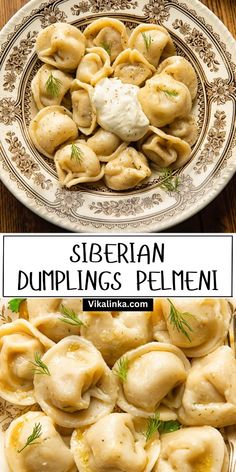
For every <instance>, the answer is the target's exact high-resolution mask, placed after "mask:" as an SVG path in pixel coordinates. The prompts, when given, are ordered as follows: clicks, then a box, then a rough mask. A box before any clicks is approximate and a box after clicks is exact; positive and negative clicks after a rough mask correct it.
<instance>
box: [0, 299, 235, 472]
mask: <svg viewBox="0 0 236 472" xmlns="http://www.w3.org/2000/svg"><path fill="white" fill-rule="evenodd" d="M173 309H174V310H175V311H176V312H178V313H179V316H181V317H182V318H181V319H182V320H183V319H185V321H186V323H187V324H185V325H184V326H185V327H186V329H188V332H187V336H186V331H185V332H184V331H181V330H178V329H177V327H176V325H175V324H173ZM232 311H233V309H232V306H231V304H230V303H229V302H228V301H227V300H225V299H216V298H215V299H204V298H202V299H181V298H178V299H156V300H155V304H154V311H153V312H99V313H98V312H84V311H83V310H82V301H81V299H26V300H24V301H23V302H22V303H21V305H20V308H19V313H18V315H17V317H16V319H15V320H14V321H13V322H11V323H8V324H4V325H2V326H1V327H0V396H1V397H2V398H3V399H5V400H7V401H8V402H11V403H12V404H14V405H20V406H22V407H26V406H27V407H29V409H30V408H31V405H34V404H35V403H36V404H38V405H39V411H28V412H27V413H24V414H23V415H22V416H19V417H17V418H15V419H14V420H13V421H12V423H11V425H10V427H9V428H8V430H7V431H6V437H5V454H6V458H7V461H8V464H9V468H10V470H11V472H16V471H17V472H43V471H44V472H55V471H57V472H76V471H79V472H104V471H107V472H184V471H186V472H228V454H227V449H226V445H225V442H224V439H223V436H222V434H221V433H220V431H219V430H218V429H217V428H222V427H224V426H228V425H234V424H235V423H236V360H235V356H234V353H233V351H232V350H231V348H230V347H229V346H228V345H226V337H227V335H228V333H229V328H230V323H231V319H232ZM187 327H188V328H187ZM37 359H38V362H37V363H36V362H35V360H37ZM34 365H36V368H35V369H32V367H33V366H34ZM34 410H35V409H34ZM156 421H161V422H162V425H167V424H168V425H169V424H170V423H171V424H172V422H173V423H174V424H176V423H177V424H178V425H179V426H178V428H179V429H178V428H177V429H175V430H174V431H173V430H172V431H165V428H164V429H163V430H162V431H159V430H158V428H155V427H154V430H152V428H151V429H150V424H152V426H153V425H154V426H155V422H156ZM152 422H153V423H152ZM148 428H149V432H148V434H147V430H148Z"/></svg>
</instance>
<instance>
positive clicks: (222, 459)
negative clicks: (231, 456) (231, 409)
mask: <svg viewBox="0 0 236 472" xmlns="http://www.w3.org/2000/svg"><path fill="white" fill-rule="evenodd" d="M153 472H228V453H227V449H226V446H225V443H224V439H223V437H222V436H221V434H220V432H219V431H217V429H215V428H212V427H211V426H202V427H196V428H184V429H180V430H179V431H175V432H173V433H171V434H164V435H163V436H162V437H161V453H160V457H159V459H158V462H157V465H156V467H155V468H154V471H153Z"/></svg>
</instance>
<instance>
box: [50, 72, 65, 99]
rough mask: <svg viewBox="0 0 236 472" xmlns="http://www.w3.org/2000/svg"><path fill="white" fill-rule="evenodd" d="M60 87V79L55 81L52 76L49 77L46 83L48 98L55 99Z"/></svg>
mask: <svg viewBox="0 0 236 472" xmlns="http://www.w3.org/2000/svg"><path fill="white" fill-rule="evenodd" d="M61 86H62V82H61V80H60V79H57V78H56V77H54V76H53V75H52V73H51V74H50V75H49V77H48V79H47V82H46V90H47V93H48V95H50V97H53V98H56V97H58V95H59V93H60V88H61Z"/></svg>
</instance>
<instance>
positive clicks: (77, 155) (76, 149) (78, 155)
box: [70, 143, 84, 164]
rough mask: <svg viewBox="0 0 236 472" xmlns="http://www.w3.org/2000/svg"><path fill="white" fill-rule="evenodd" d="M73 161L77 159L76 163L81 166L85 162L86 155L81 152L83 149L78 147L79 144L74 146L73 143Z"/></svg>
mask: <svg viewBox="0 0 236 472" xmlns="http://www.w3.org/2000/svg"><path fill="white" fill-rule="evenodd" d="M70 157H71V159H75V160H76V161H78V162H79V163H80V164H81V162H82V160H83V157H84V154H83V152H82V151H81V149H80V148H79V146H77V144H74V143H72V144H71V156H70Z"/></svg>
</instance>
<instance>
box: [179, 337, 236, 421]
mask: <svg viewBox="0 0 236 472" xmlns="http://www.w3.org/2000/svg"><path fill="white" fill-rule="evenodd" d="M178 416H179V418H180V421H181V423H183V424H185V425H189V426H192V425H193V426H198V425H199V426H200V425H205V424H208V425H210V426H215V427H216V428H222V427H224V426H228V425H233V424H235V423H236V359H235V356H234V353H233V351H232V349H231V348H230V347H228V346H220V347H218V348H217V349H216V350H215V351H213V352H212V353H211V354H208V356H205V357H202V358H199V359H194V360H193V362H192V368H191V369H190V371H189V375H188V378H187V381H186V386H185V390H184V394H183V398H182V406H181V407H180V409H179V412H178Z"/></svg>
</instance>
